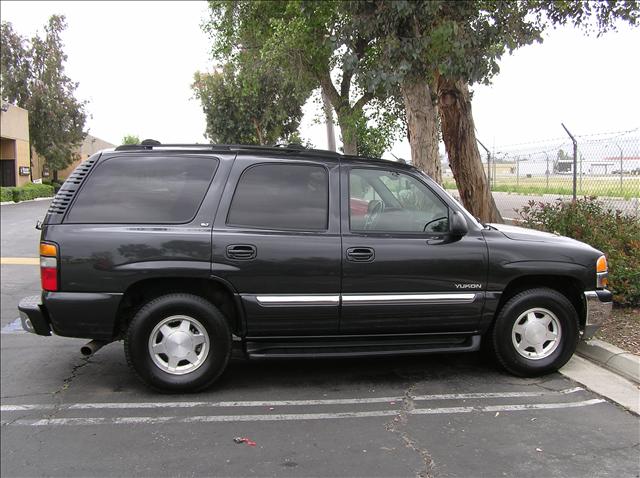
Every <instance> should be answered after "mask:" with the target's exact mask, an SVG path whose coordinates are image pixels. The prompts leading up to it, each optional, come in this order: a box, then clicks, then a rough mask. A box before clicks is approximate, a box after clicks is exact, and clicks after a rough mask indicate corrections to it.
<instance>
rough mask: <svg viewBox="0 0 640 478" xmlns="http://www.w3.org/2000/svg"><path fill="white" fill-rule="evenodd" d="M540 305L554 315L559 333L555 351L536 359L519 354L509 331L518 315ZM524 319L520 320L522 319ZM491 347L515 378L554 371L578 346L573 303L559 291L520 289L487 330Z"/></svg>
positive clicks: (575, 314) (578, 336)
mask: <svg viewBox="0 0 640 478" xmlns="http://www.w3.org/2000/svg"><path fill="white" fill-rule="evenodd" d="M535 308H542V309H546V310H548V311H550V312H552V313H553V314H554V315H555V317H556V318H557V322H558V324H559V326H560V330H561V334H560V339H559V344H558V345H557V347H556V348H555V350H554V351H553V352H552V353H551V354H550V355H548V356H546V357H544V358H539V359H537V360H533V359H529V358H526V357H524V356H522V355H521V354H520V353H518V351H517V350H516V346H515V345H514V343H513V339H512V331H513V327H514V324H515V322H516V321H517V320H518V318H519V317H520V316H521V315H522V314H524V313H525V312H527V311H529V310H530V309H535ZM523 320H524V319H523ZM488 338H490V339H491V340H492V344H491V345H492V349H493V351H494V353H495V356H496V358H497V360H498V362H499V363H500V365H502V367H504V368H505V369H506V370H507V371H508V372H510V373H512V374H513V375H517V376H519V377H536V376H539V375H544V374H547V373H551V372H555V371H556V370H558V369H559V368H561V367H562V366H563V365H564V364H566V363H567V362H568V361H569V359H570V358H571V356H572V355H573V353H574V352H575V350H576V346H577V345H578V340H579V338H580V330H579V324H578V314H577V313H576V310H575V308H574V307H573V304H571V302H569V300H568V299H567V298H566V297H565V296H564V295H563V294H561V293H560V292H557V291H555V290H553V289H547V288H536V289H530V290H526V291H524V292H521V293H519V294H517V295H515V296H514V297H512V298H511V299H509V301H508V302H507V303H506V304H505V305H504V306H503V307H502V309H500V312H499V313H498V317H497V318H496V321H495V323H494V324H493V328H492V331H491V337H488Z"/></svg>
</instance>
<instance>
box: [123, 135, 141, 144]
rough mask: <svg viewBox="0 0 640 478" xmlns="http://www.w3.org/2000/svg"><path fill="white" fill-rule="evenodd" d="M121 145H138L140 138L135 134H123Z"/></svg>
mask: <svg viewBox="0 0 640 478" xmlns="http://www.w3.org/2000/svg"><path fill="white" fill-rule="evenodd" d="M122 144H140V137H138V135H137V134H125V135H124V136H123V137H122Z"/></svg>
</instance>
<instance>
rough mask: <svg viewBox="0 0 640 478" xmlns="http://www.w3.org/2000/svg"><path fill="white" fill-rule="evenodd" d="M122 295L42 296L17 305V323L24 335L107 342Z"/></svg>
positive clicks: (114, 326)
mask: <svg viewBox="0 0 640 478" xmlns="http://www.w3.org/2000/svg"><path fill="white" fill-rule="evenodd" d="M121 299H122V294H95V293H87V292H44V293H43V294H42V298H41V297H40V296H31V297H25V298H24V299H22V300H21V301H20V304H19V305H18V310H19V311H20V321H21V322H22V328H23V329H24V330H26V331H27V332H31V333H34V334H38V335H51V332H54V333H55V334H56V335H62V336H64V337H77V338H83V339H96V340H111V339H113V337H114V335H115V332H116V319H117V316H118V308H119V306H120V300H121Z"/></svg>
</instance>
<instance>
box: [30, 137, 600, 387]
mask: <svg viewBox="0 0 640 478" xmlns="http://www.w3.org/2000/svg"><path fill="white" fill-rule="evenodd" d="M40 256H41V279H42V289H43V291H42V294H41V296H36V297H27V298H25V299H23V300H22V301H21V303H20V305H19V310H20V314H21V317H22V324H23V327H24V329H25V330H27V331H29V332H33V333H36V334H40V335H51V332H54V333H55V334H57V335H62V336H67V337H81V338H87V339H91V342H89V343H88V344H87V346H86V347H85V348H84V349H83V350H84V352H85V353H86V354H90V353H92V352H93V351H95V350H96V349H97V348H99V347H100V346H101V345H104V344H105V343H109V342H112V341H115V340H124V348H125V352H126V357H127V360H128V362H129V364H130V365H131V367H132V368H133V370H134V371H135V373H136V374H137V375H138V376H139V378H140V379H142V381H144V382H145V383H146V384H148V385H150V386H151V387H153V388H156V389H160V390H165V391H174V392H182V391H188V390H189V391H192V390H199V389H203V388H205V387H208V386H209V385H210V384H212V383H213V382H214V381H215V380H216V379H217V378H218V377H219V376H220V374H221V373H222V372H223V371H224V369H225V367H226V366H227V363H228V361H229V358H230V356H231V353H232V350H234V351H236V353H237V352H239V353H241V354H242V355H244V356H245V357H249V358H253V357H279V358H282V357H292V358H300V357H351V356H373V355H398V354H424V353H432V352H471V351H476V350H478V349H479V348H480V344H481V341H482V342H484V343H485V345H487V346H488V347H489V350H491V351H493V353H494V354H495V356H496V357H497V359H498V362H499V363H500V364H501V365H502V366H503V367H504V368H505V369H506V370H508V371H509V372H511V373H513V374H516V375H519V376H534V375H539V374H545V373H548V372H551V371H554V370H557V369H558V368H559V367H561V366H562V365H564V364H565V363H566V362H567V361H568V360H569V358H570V357H571V355H572V354H573V352H574V350H575V348H576V344H577V342H578V340H579V339H580V337H581V336H582V337H590V336H591V335H593V333H594V332H595V330H596V328H597V327H598V326H599V325H600V324H601V323H602V322H603V321H604V320H606V318H607V317H608V315H609V314H610V311H611V293H610V292H609V291H607V290H606V288H605V287H606V284H607V262H606V259H605V257H604V255H603V254H602V253H601V252H599V251H597V250H595V249H593V248H592V247H590V246H588V245H586V244H583V243H580V242H577V241H574V240H572V239H568V238H565V237H560V236H558V235H554V234H548V233H543V232H538V231H533V230H527V229H523V228H519V227H513V226H505V225H498V224H486V225H483V224H480V223H478V221H476V220H475V219H474V218H473V217H472V216H471V215H470V214H469V213H468V212H467V211H465V209H464V208H462V207H461V206H460V204H458V202H456V201H455V200H454V199H453V198H452V197H451V196H449V195H448V194H447V193H446V192H445V191H444V190H443V189H442V188H441V187H440V186H438V185H437V184H436V183H435V182H434V181H433V180H431V179H430V178H429V177H427V176H425V175H424V174H423V173H421V172H420V171H418V170H417V169H416V168H414V167H411V166H408V165H404V164H399V163H395V162H391V161H383V160H379V159H366V158H359V157H350V156H343V155H340V154H337V153H332V152H328V151H318V150H306V149H303V148H299V147H293V146H291V147H282V148H276V147H274V148H268V147H251V146H226V145H206V146H203V145H161V144H160V143H158V142H154V141H149V142H143V144H141V145H133V146H120V147H117V148H115V149H113V150H107V151H103V152H101V153H98V154H96V155H94V156H92V157H90V158H89V159H88V160H87V161H85V162H84V163H82V164H81V165H80V166H79V167H78V168H77V169H76V170H75V172H74V173H73V174H72V175H71V176H70V177H69V178H68V179H67V180H66V182H65V183H64V185H63V186H62V188H61V189H60V191H59V192H58V194H57V195H56V197H55V198H54V200H53V202H52V203H51V206H50V208H49V210H48V212H47V215H46V217H45V219H44V222H43V224H42V236H41V243H40Z"/></svg>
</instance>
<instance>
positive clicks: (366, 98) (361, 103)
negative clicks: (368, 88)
mask: <svg viewBox="0 0 640 478" xmlns="http://www.w3.org/2000/svg"><path fill="white" fill-rule="evenodd" d="M373 98H374V95H373V93H369V92H366V93H365V94H364V95H362V96H361V97H360V99H358V101H356V103H355V104H354V105H353V110H354V111H356V110H361V109H362V108H364V105H366V104H367V103H368V102H369V101H371V100H372V99H373Z"/></svg>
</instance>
